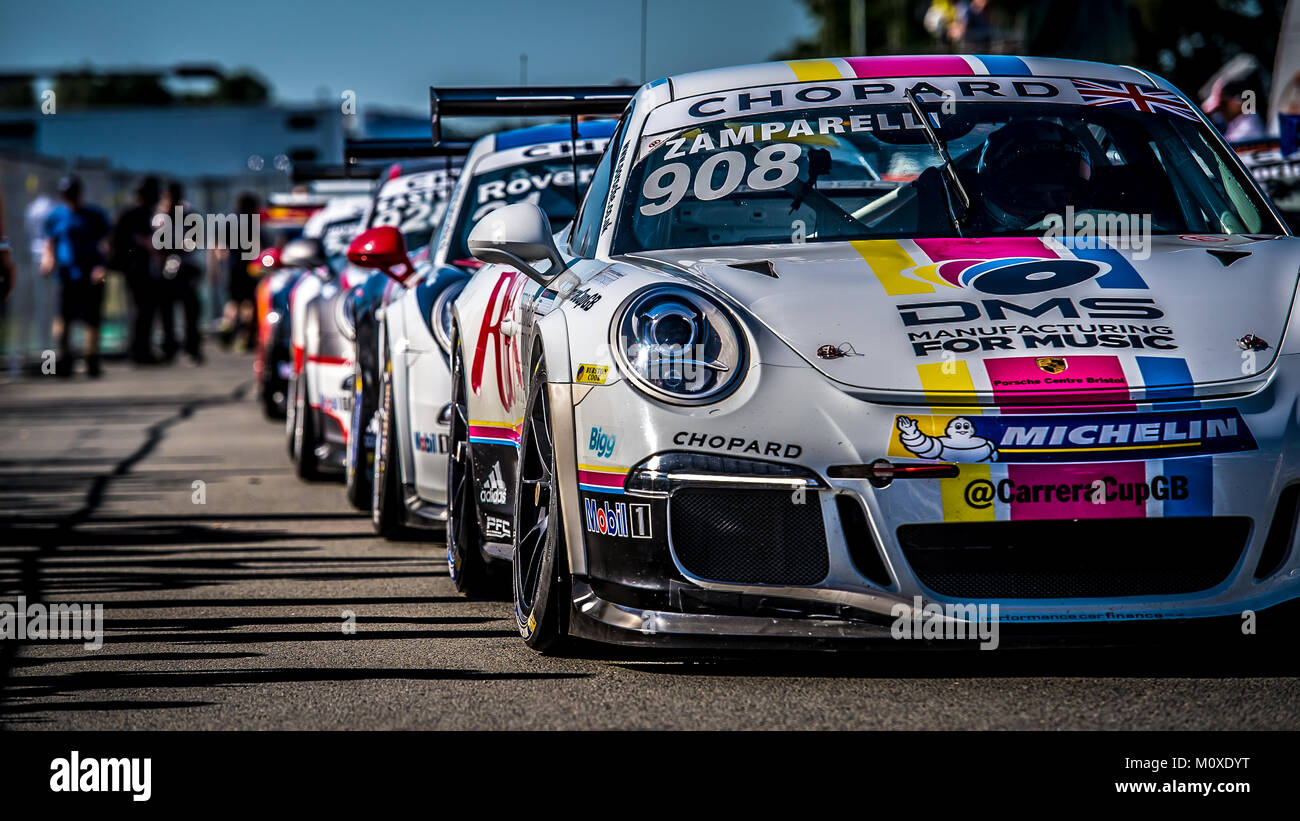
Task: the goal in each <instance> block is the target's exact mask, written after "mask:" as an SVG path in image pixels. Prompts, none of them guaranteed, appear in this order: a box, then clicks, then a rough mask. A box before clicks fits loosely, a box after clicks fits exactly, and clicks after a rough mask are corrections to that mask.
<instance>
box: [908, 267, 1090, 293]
mask: <svg viewBox="0 0 1300 821" xmlns="http://www.w3.org/2000/svg"><path fill="white" fill-rule="evenodd" d="M1109 270H1110V266H1109V265H1107V264H1105V263H1103V262H1092V261H1090V260H1084V259H1038V258H1036V257H1011V258H1009V259H988V260H984V259H950V260H946V261H944V262H935V263H931V264H929V265H918V266H916V267H915V268H911V269H908V270H906V272H905V273H908V274H911V275H912V276H914V277H917V278H920V279H924V280H926V281H927V282H932V283H934V284H936V285H946V286H948V287H951V288H974V289H975V290H977V291H983V292H984V293H986V294H994V295H997V296H1015V295H1017V294H1038V293H1042V292H1043V291H1055V290H1056V289H1058V288H1069V287H1070V286H1071V285H1078V284H1079V283H1081V282H1087V281H1088V280H1090V279H1095V278H1096V277H1099V276H1101V275H1102V274H1104V273H1106V272H1107V271H1109Z"/></svg>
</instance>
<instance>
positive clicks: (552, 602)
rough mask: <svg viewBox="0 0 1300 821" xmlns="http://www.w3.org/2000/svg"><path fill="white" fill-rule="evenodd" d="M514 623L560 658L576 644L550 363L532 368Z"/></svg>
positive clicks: (518, 499)
mask: <svg viewBox="0 0 1300 821" xmlns="http://www.w3.org/2000/svg"><path fill="white" fill-rule="evenodd" d="M511 569H512V576H513V580H514V584H513V585H512V586H513V588H514V600H515V620H516V623H517V626H518V627H519V635H520V636H521V637H523V640H524V643H525V644H527V645H528V646H529V647H531V648H532V649H534V650H536V651H537V652H539V653H548V654H555V653H558V652H561V651H563V650H564V649H565V648H566V647H567V646H568V645H569V644H570V643H571V642H572V639H570V638H569V608H570V599H571V596H570V590H571V583H570V579H569V559H568V553H567V552H566V546H565V539H564V517H563V514H562V513H561V512H560V494H559V492H558V488H557V486H556V479H555V445H554V441H553V440H552V438H551V413H550V398H549V395H548V393H547V390H546V363H545V362H544V361H542V360H541V359H538V360H537V361H536V363H535V364H534V365H533V375H532V381H531V384H530V386H529V389H528V406H527V410H526V412H525V416H524V430H523V435H522V436H521V437H520V440H519V481H518V484H517V486H516V491H515V550H514V561H513V562H512V563H511Z"/></svg>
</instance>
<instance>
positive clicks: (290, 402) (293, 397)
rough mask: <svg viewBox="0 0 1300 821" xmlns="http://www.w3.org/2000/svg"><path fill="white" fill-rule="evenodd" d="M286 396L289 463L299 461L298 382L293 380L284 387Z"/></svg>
mask: <svg viewBox="0 0 1300 821" xmlns="http://www.w3.org/2000/svg"><path fill="white" fill-rule="evenodd" d="M284 392H285V394H286V396H285V399H284V439H285V447H286V449H287V450H288V451H289V461H290V462H297V461H298V451H297V450H296V448H297V444H298V439H297V437H296V436H295V433H296V431H297V428H298V380H297V379H291V380H289V381H288V382H287V383H286V384H285V386H284Z"/></svg>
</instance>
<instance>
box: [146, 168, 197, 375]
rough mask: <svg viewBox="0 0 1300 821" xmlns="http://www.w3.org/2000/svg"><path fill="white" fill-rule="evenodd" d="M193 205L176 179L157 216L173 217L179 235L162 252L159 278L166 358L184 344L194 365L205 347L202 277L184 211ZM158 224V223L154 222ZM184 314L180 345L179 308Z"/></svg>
mask: <svg viewBox="0 0 1300 821" xmlns="http://www.w3.org/2000/svg"><path fill="white" fill-rule="evenodd" d="M193 210H194V209H193V208H192V207H191V206H190V204H189V203H187V202H186V201H185V189H184V187H183V186H182V185H181V184H180V183H179V182H176V181H175V180H172V181H170V182H168V183H167V190H166V192H165V193H164V194H163V196H162V199H161V200H159V202H158V217H163V216H166V217H167V219H168V220H170V224H171V227H172V229H173V230H174V232H175V233H174V234H173V237H177V238H180V242H179V243H176V244H175V247H172V248H169V249H167V250H165V251H163V252H162V254H161V256H162V269H161V272H160V273H161V276H160V277H159V278H158V284H159V299H158V317H159V319H160V320H161V321H162V332H163V361H164V362H167V363H170V362H172V361H173V360H174V359H175V358H176V351H177V350H178V349H179V348H180V347H184V349H185V353H186V354H188V355H189V357H190V360H191V361H193V362H194V364H195V365H202V364H203V348H202V343H201V341H200V339H199V293H198V286H199V277H200V275H201V271H200V269H199V266H198V262H197V259H198V254H197V250H198V249H197V247H196V246H194V245H193V244H191V243H190V241H189V240H187V239H186V238H185V237H184V235H185V215H186V214H188V213H191V212H192V211H193ZM155 224H156V223H155ZM178 306H179V307H180V309H181V315H182V316H183V317H184V322H185V326H184V337H183V338H182V343H181V345H178V344H177V341H176V336H177V335H176V308H177V307H178Z"/></svg>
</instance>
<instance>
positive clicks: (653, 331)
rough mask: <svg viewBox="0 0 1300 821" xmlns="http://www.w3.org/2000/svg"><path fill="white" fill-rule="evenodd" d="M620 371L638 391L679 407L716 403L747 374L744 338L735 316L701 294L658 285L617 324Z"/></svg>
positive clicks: (631, 303) (630, 304) (628, 305)
mask: <svg viewBox="0 0 1300 821" xmlns="http://www.w3.org/2000/svg"><path fill="white" fill-rule="evenodd" d="M613 335H614V340H613V343H614V344H613V347H614V351H615V354H616V357H617V359H618V365H619V368H620V370H622V372H623V373H624V374H625V375H626V376H627V377H628V379H629V380H631V381H632V383H633V384H635V385H636V386H637V387H639V388H640V389H642V390H643V391H645V392H646V393H649V394H651V395H652V396H657V397H659V398H662V399H667V400H669V401H671V402H677V403H681V404H702V403H705V402H716V401H717V400H719V399H721V398H722V397H724V396H726V395H727V394H728V393H730V392H731V391H732V390H733V389H734V388H735V387H736V385H738V384H739V383H740V380H741V378H742V377H743V376H744V373H745V351H746V347H745V344H744V341H743V340H744V337H743V335H742V333H741V330H740V327H739V324H738V323H737V321H736V319H735V318H733V317H732V315H731V313H730V312H729V311H727V310H726V309H725V308H723V307H722V306H721V305H719V304H718V303H717V302H715V301H714V300H712V299H711V298H709V297H707V296H705V295H704V294H702V293H700V292H699V291H694V290H691V289H689V288H683V287H680V286H676V285H655V286H652V287H650V288H647V289H645V290H644V291H641V292H639V293H636V294H633V295H632V297H631V298H630V299H628V301H627V302H625V303H624V304H623V306H622V308H621V309H620V310H619V312H618V315H617V316H616V317H615V319H614V325H613Z"/></svg>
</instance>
